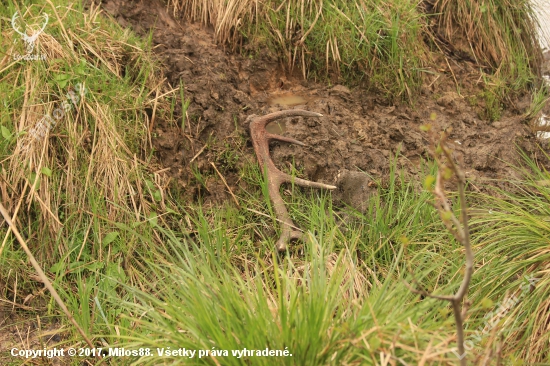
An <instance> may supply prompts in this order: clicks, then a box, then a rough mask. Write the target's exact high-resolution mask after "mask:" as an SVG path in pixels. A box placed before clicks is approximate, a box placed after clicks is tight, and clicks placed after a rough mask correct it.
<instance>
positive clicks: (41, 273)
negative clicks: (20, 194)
mask: <svg viewBox="0 0 550 366" xmlns="http://www.w3.org/2000/svg"><path fill="white" fill-rule="evenodd" d="M0 213H1V214H2V216H3V217H4V220H6V223H7V224H8V225H9V227H10V228H11V230H12V231H13V234H14V235H15V237H16V238H17V241H19V244H20V245H21V247H22V248H23V250H24V251H25V253H27V256H28V258H29V261H30V262H31V264H32V266H33V267H34V269H35V270H36V273H38V276H39V277H40V279H41V280H42V282H43V283H44V285H45V286H46V288H47V289H48V290H49V291H50V293H51V294H52V297H53V298H54V300H55V302H57V304H58V305H59V307H60V308H61V310H63V312H64V313H65V315H66V316H67V318H69V321H70V322H71V323H73V325H74V326H75V327H76V329H77V330H78V332H79V333H80V335H81V336H82V338H83V339H84V341H85V342H86V344H87V345H88V346H89V347H90V348H95V347H94V344H93V343H92V341H91V340H90V339H89V338H88V336H87V335H86V333H85V332H84V330H83V329H82V328H81V327H80V325H78V323H77V322H76V320H75V318H74V317H73V315H72V314H71V313H70V312H69V309H67V306H65V303H64V302H63V300H61V297H60V296H59V294H58V293H57V291H56V290H55V288H54V287H53V285H52V283H51V282H50V280H49V279H48V277H47V276H46V274H45V273H44V271H42V268H41V267H40V265H39V264H38V262H37V261H36V259H35V258H34V256H33V255H32V252H31V251H30V249H29V247H28V246H27V243H26V242H25V240H24V239H23V237H22V236H21V234H20V233H19V230H18V229H17V227H16V226H15V225H14V224H13V222H12V221H11V217H10V214H9V213H8V212H7V211H6V209H5V208H4V205H3V204H2V203H1V202H0ZM97 357H98V358H101V355H99V354H98V355H97Z"/></svg>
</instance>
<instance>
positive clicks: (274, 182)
mask: <svg viewBox="0 0 550 366" xmlns="http://www.w3.org/2000/svg"><path fill="white" fill-rule="evenodd" d="M294 116H303V117H322V116H323V115H322V114H319V113H315V112H309V111H304V110H301V109H293V110H285V111H280V112H274V113H270V114H268V115H265V116H261V117H258V116H251V117H249V119H252V121H251V122H250V135H251V137H252V144H253V145H254V151H255V152H256V156H257V158H258V162H259V163H260V167H261V168H262V170H263V171H264V172H265V173H266V174H267V186H268V191H269V197H270V198H271V201H272V202H273V207H274V208H275V214H276V215H277V219H278V220H279V221H280V222H281V225H282V227H281V236H280V237H279V240H277V243H276V244H275V247H276V248H277V250H279V251H281V252H282V251H285V250H286V248H287V243H288V242H289V241H290V240H291V239H301V238H302V233H301V232H300V231H298V230H296V229H295V226H294V223H293V222H292V219H291V218H290V215H289V214H288V211H287V209H286V207H285V203H284V201H283V198H282V197H281V194H280V193H279V188H280V186H281V184H282V183H295V184H297V185H299V186H302V187H311V188H325V189H335V188H336V187H335V186H331V185H328V184H323V183H316V182H310V181H308V180H305V179H300V178H295V177H291V176H290V175H288V174H286V173H283V172H282V171H280V170H279V169H278V168H277V167H276V166H275V164H274V163H273V161H272V160H271V157H270V156H269V141H270V140H279V141H285V142H290V143H292V144H297V145H300V146H305V144H303V143H302V142H300V141H298V140H295V139H293V138H290V137H284V136H280V135H275V134H272V133H269V132H267V131H266V129H265V128H266V126H267V124H268V123H270V122H272V121H275V120H277V119H279V118H284V117H294Z"/></svg>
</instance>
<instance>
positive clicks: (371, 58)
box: [168, 0, 541, 119]
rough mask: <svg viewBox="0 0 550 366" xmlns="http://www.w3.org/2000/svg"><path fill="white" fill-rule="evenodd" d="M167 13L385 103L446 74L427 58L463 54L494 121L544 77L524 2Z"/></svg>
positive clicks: (263, 5)
mask: <svg viewBox="0 0 550 366" xmlns="http://www.w3.org/2000/svg"><path fill="white" fill-rule="evenodd" d="M168 5H169V6H170V7H172V8H173V9H174V12H176V13H180V14H183V16H184V17H186V18H188V19H190V20H193V21H199V22H202V23H203V24H205V25H208V26H213V27H214V29H215V33H216V37H217V39H218V41H219V42H221V43H226V44H230V45H231V46H233V48H239V47H240V46H243V49H245V50H246V49H249V50H252V51H256V52H257V50H258V49H261V48H264V49H265V48H267V49H269V50H270V51H271V52H273V53H274V54H275V55H276V56H277V57H278V58H279V59H280V60H281V61H282V62H283V63H284V64H285V65H286V66H287V68H288V69H290V70H292V69H294V68H295V67H297V68H300V69H301V70H302V73H303V75H304V77H312V78H315V79H325V78H327V77H329V76H330V75H334V74H337V75H340V76H341V77H342V78H343V79H344V80H346V81H347V82H348V83H350V84H360V83H362V84H363V85H367V86H369V87H372V88H374V89H375V90H378V91H381V92H383V93H384V95H385V97H387V98H390V99H407V100H414V99H415V97H416V95H417V94H418V93H419V91H420V86H421V85H422V80H423V74H426V73H429V74H434V73H438V72H440V71H436V70H440V69H441V67H443V68H444V69H447V66H448V64H447V65H446V66H441V65H437V64H435V63H434V61H433V60H434V59H435V58H434V57H431V52H435V53H441V50H442V49H446V50H448V53H447V56H446V57H451V58H453V57H454V58H459V59H460V58H462V57H463V55H464V54H466V55H468V58H469V59H471V60H473V62H474V63H475V64H476V66H477V67H479V68H480V72H481V73H482V74H483V75H484V77H485V79H489V80H488V81H487V82H486V85H484V86H486V89H487V90H486V92H485V93H482V94H480V96H481V97H482V98H484V99H487V101H488V106H487V108H486V109H487V112H486V117H487V118H490V119H493V118H497V117H498V116H499V113H500V112H499V108H498V106H497V105H496V104H495V103H503V102H509V101H510V99H511V96H516V95H519V94H521V93H525V92H529V91H530V88H532V87H533V86H536V85H534V84H537V83H538V79H539V75H540V62H541V51H540V47H539V44H538V41H537V32H536V29H537V26H538V25H537V24H536V21H535V19H536V18H535V17H534V15H533V9H532V4H531V2H529V1H526V0H522V1H508V0H500V1H490V0H483V1H478V2H469V1H457V0H446V1H437V2H435V3H434V4H432V3H431V2H422V4H419V2H418V1H409V0H357V1H351V2H350V1H339V0H319V1H306V0H289V1H274V0H270V1H265V2H257V1H252V0H232V1H219V0H197V1H192V2H189V1H178V0H170V1H168ZM434 24H435V26H434ZM425 40H429V41H425ZM441 42H443V43H444V44H443V47H439V46H437V44H440V43H441ZM449 67H450V66H449ZM446 71H449V72H450V73H451V74H452V73H453V72H452V71H451V70H450V69H449V70H446ZM453 76H454V75H453ZM455 81H457V80H456V79H455ZM457 87H459V88H460V85H457ZM485 97H487V98H485ZM495 97H496V101H495V100H490V98H493V99H495Z"/></svg>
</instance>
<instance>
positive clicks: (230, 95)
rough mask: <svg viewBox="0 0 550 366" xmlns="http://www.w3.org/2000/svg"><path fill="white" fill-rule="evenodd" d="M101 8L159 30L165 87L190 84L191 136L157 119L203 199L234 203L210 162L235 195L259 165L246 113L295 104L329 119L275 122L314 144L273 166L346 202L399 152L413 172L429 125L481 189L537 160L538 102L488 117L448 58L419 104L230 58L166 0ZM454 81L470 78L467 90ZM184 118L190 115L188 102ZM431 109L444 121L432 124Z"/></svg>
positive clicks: (164, 152) (289, 152)
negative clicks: (328, 187)
mask: <svg viewBox="0 0 550 366" xmlns="http://www.w3.org/2000/svg"><path fill="white" fill-rule="evenodd" d="M103 8H104V10H105V11H106V12H107V13H108V14H110V15H112V16H113V17H114V18H115V19H116V21H118V22H119V23H120V24H121V25H122V26H124V27H127V26H130V27H132V28H133V29H134V30H135V31H136V32H137V33H138V34H140V35H143V36H145V35H147V34H148V32H150V31H152V34H153V38H152V40H153V46H154V52H155V53H156V54H157V55H158V56H159V57H160V59H161V60H162V63H163V65H164V70H163V72H164V74H165V76H166V77H167V82H168V83H170V85H171V86H178V85H179V83H180V80H181V81H182V82H183V83H184V85H185V95H186V97H187V98H191V104H190V106H189V109H188V110H187V114H188V116H189V117H190V119H189V123H188V125H187V126H186V129H185V134H183V133H182V132H181V128H180V127H179V126H176V125H175V124H174V123H169V122H167V121H162V120H156V121H155V130H154V131H155V137H154V140H153V144H154V147H155V149H156V150H157V157H158V161H159V163H160V164H161V165H162V166H163V167H164V168H170V174H171V176H172V177H173V178H175V179H176V180H177V182H178V186H179V187H181V188H183V190H184V191H186V192H188V194H189V195H190V196H192V197H196V196H198V193H199V194H201V195H202V196H203V198H204V199H205V201H207V202H208V201H210V202H212V201H220V200H225V199H229V198H230V196H229V194H228V192H227V189H226V188H225V186H224V185H223V183H222V182H221V181H220V179H219V178H218V177H217V175H216V173H215V171H214V169H213V167H212V165H211V162H213V163H214V164H215V165H216V166H217V167H218V169H219V170H220V171H221V172H222V174H223V175H224V177H225V179H226V180H227V183H228V185H229V186H230V187H231V188H232V190H233V189H235V190H238V189H237V186H239V185H240V187H241V188H243V186H242V184H241V183H242V182H240V179H239V168H241V167H242V166H243V164H244V163H245V162H246V161H248V162H250V161H253V160H254V155H253V154H254V152H253V150H252V147H251V143H250V141H249V138H248V135H247V133H246V126H244V122H245V120H246V118H247V117H248V116H249V115H251V114H256V115H263V114H267V113H269V112H274V111H278V110H282V109H288V108H300V109H306V110H309V111H314V112H319V113H322V114H323V115H324V117H322V118H319V119H312V118H308V119H304V118H301V117H300V118H292V119H288V120H286V121H282V122H281V123H280V124H278V125H275V126H272V128H273V129H274V130H273V131H274V132H278V133H282V134H283V135H285V136H292V137H294V138H296V139H298V140H300V141H302V142H304V143H306V144H307V147H300V146H294V145H289V144H287V143H273V145H272V157H273V160H274V162H275V164H276V165H278V166H279V167H288V166H289V164H291V163H292V164H294V166H295V168H296V169H297V170H298V171H299V172H302V173H303V176H304V177H305V178H307V179H310V180H315V181H321V182H325V183H330V184H336V185H337V186H338V187H339V190H338V191H337V192H335V194H334V195H333V198H334V199H335V200H336V201H339V200H340V199H343V200H344V202H346V203H349V204H351V203H353V202H360V201H361V200H362V199H364V198H366V197H367V196H365V194H368V190H369V187H368V186H371V184H368V183H369V178H367V176H366V175H364V174H360V175H357V173H355V172H359V171H364V172H367V173H368V174H369V175H371V176H372V178H374V179H376V180H377V179H378V178H383V177H384V175H385V174H386V173H387V171H388V168H389V164H390V159H391V156H393V155H394V154H395V153H396V152H397V151H400V159H399V164H400V166H401V167H404V168H406V170H407V171H409V172H411V173H413V174H414V173H415V172H416V170H417V168H418V165H419V162H420V159H421V157H423V156H426V154H427V147H428V145H429V144H428V141H427V136H426V135H425V134H423V133H422V132H421V131H420V130H419V126H420V125H422V124H425V123H432V124H433V125H434V127H436V128H438V129H449V128H451V127H452V133H451V135H450V138H451V140H452V141H454V142H455V146H454V147H455V149H456V154H457V155H460V156H462V157H463V159H464V167H465V170H466V176H467V178H468V179H469V180H470V181H471V182H472V183H473V185H474V186H477V187H482V186H483V185H484V182H485V181H486V180H488V179H493V178H511V177H513V176H514V175H515V172H514V170H513V169H511V168H510V167H509V166H508V165H507V164H506V162H514V161H517V158H518V154H517V151H516V149H515V148H514V146H515V145H518V146H519V147H521V148H522V149H524V150H526V151H528V152H530V153H536V148H535V146H536V139H535V138H534V135H533V133H532V131H531V129H530V128H529V127H528V126H527V124H526V123H524V118H523V116H522V114H523V113H524V112H525V110H526V108H527V107H528V106H529V102H530V98H529V97H528V96H525V97H524V98H521V99H520V100H517V101H516V102H515V103H514V105H508V106H506V107H507V108H506V109H505V111H504V112H503V114H502V118H501V119H500V120H499V121H497V122H493V123H490V122H488V121H486V120H482V119H480V117H479V111H478V109H479V108H478V107H476V106H475V103H476V99H477V98H476V97H475V96H476V95H477V94H478V93H479V91H480V90H481V89H480V88H481V87H480V85H478V80H477V79H478V78H479V77H478V74H477V73H476V68H475V67H474V65H473V64H472V63H471V62H470V61H465V60H458V59H456V60H454V59H452V58H450V59H449V64H450V67H451V68H452V74H451V73H450V72H449V68H448V67H447V63H446V62H445V60H441V61H442V62H441V65H443V66H442V67H441V69H438V70H431V71H432V72H435V75H428V74H427V75H428V76H426V81H425V85H424V87H423V88H422V93H421V95H420V96H419V97H418V99H417V101H416V102H415V104H414V106H411V105H407V104H406V103H401V104H396V105H390V104H388V102H387V101H386V100H384V99H383V98H381V97H378V95H377V94H376V92H372V91H366V90H364V89H361V88H355V89H352V90H350V89H348V88H347V87H345V86H343V85H335V86H327V85H324V84H319V83H315V82H312V81H306V80H303V78H301V77H300V76H294V75H289V73H285V71H284V70H283V69H282V67H281V66H280V64H279V63H278V62H277V60H276V59H275V58H274V57H273V55H271V54H270V52H269V51H268V50H261V51H260V56H259V57H257V58H255V59H251V58H246V57H243V56H241V55H239V54H235V53H231V52H229V51H228V50H226V49H225V48H224V47H223V46H220V45H216V43H215V41H214V37H213V31H212V30H211V29H204V28H203V27H200V26H199V25H197V24H190V23H188V22H185V21H184V20H181V19H174V18H173V17H172V16H171V15H169V13H168V12H167V11H166V10H164V9H165V7H164V6H163V5H161V4H160V3H156V2H149V1H147V2H145V1H137V0H136V1H127V0H106V1H104V2H103ZM453 74H454V77H455V78H457V79H459V80H460V81H461V85H462V90H461V94H458V93H457V88H456V86H455V83H454V81H453ZM285 104H286V105H285ZM472 104H474V106H472ZM175 112H176V115H177V114H178V113H179V114H180V115H181V107H180V106H178V107H176V111H175ZM433 113H435V116H436V119H435V121H431V120H430V116H431V115H432V114H433ZM243 141H246V146H242V145H243ZM205 146H206V147H205ZM203 147H205V148H204V149H203ZM190 162H192V164H196V165H195V166H196V168H198V170H199V171H200V172H201V173H202V174H203V175H205V176H207V177H211V178H207V179H206V182H205V184H204V185H203V186H206V189H203V188H201V187H200V185H199V184H197V182H196V180H195V179H194V175H193V174H192V173H191V169H190ZM361 192H364V193H361ZM356 206H357V205H356ZM359 206H360V205H359ZM358 208H359V207H358Z"/></svg>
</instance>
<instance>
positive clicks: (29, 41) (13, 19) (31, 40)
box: [11, 12, 49, 54]
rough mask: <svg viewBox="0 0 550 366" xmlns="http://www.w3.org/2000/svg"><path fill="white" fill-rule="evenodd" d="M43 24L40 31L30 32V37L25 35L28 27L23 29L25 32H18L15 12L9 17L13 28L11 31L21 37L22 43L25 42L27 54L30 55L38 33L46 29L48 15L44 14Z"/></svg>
mask: <svg viewBox="0 0 550 366" xmlns="http://www.w3.org/2000/svg"><path fill="white" fill-rule="evenodd" d="M43 16H44V24H43V25H42V28H40V30H38V31H33V32H32V35H30V36H29V35H27V30H28V29H29V28H30V27H28V26H27V27H25V31H24V32H22V31H21V30H19V27H18V25H17V24H16V20H17V18H19V16H18V15H17V12H15V14H13V17H11V26H12V27H13V29H14V30H15V31H16V32H17V33H19V34H20V35H21V37H22V38H23V41H25V44H26V45H27V54H30V53H32V51H33V50H34V42H35V41H36V40H37V39H38V36H39V35H40V33H42V32H43V31H44V28H46V25H47V24H48V20H49V17H48V14H46V13H44V15H43Z"/></svg>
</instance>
